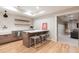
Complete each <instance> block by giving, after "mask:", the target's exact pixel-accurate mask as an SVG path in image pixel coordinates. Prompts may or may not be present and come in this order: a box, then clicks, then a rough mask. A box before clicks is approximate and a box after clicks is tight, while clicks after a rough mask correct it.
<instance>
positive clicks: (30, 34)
mask: <svg viewBox="0 0 79 59" xmlns="http://www.w3.org/2000/svg"><path fill="white" fill-rule="evenodd" d="M48 33H49V31H48V30H31V31H23V32H22V39H23V45H24V46H26V47H32V46H33V45H34V40H35V39H34V38H36V37H37V36H38V37H39V38H38V39H36V43H37V42H38V41H40V42H41V41H42V39H47V36H46V35H47V34H48ZM42 35H45V37H44V38H42V37H41V36H42ZM31 38H32V39H31Z"/></svg>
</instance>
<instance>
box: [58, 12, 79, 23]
mask: <svg viewBox="0 0 79 59" xmlns="http://www.w3.org/2000/svg"><path fill="white" fill-rule="evenodd" d="M58 19H60V20H61V21H63V22H72V21H73V22H74V21H76V22H78V21H79V12H77V13H71V14H67V15H62V16H58Z"/></svg>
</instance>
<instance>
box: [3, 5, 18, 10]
mask: <svg viewBox="0 0 79 59" xmlns="http://www.w3.org/2000/svg"><path fill="white" fill-rule="evenodd" d="M2 8H5V9H8V10H11V11H18V10H17V9H16V8H14V7H12V6H7V7H2Z"/></svg>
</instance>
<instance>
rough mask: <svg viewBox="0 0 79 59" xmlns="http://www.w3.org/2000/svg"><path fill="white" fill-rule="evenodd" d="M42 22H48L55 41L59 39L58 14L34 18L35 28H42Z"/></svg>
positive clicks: (51, 35)
mask: <svg viewBox="0 0 79 59" xmlns="http://www.w3.org/2000/svg"><path fill="white" fill-rule="evenodd" d="M42 23H48V30H49V31H50V37H51V39H52V40H53V41H57V19H56V16H53V15H50V16H47V17H42V18H37V19H34V28H35V29H41V26H42Z"/></svg>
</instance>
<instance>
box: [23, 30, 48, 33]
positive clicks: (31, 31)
mask: <svg viewBox="0 0 79 59" xmlns="http://www.w3.org/2000/svg"><path fill="white" fill-rule="evenodd" d="M42 31H48V30H30V31H23V32H29V33H33V32H42Z"/></svg>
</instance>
